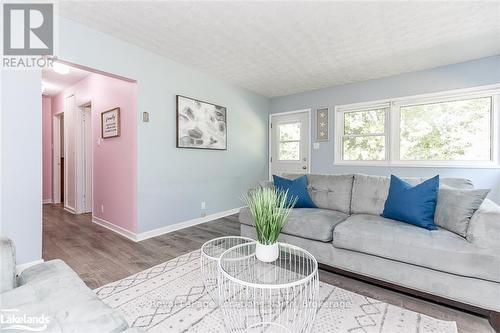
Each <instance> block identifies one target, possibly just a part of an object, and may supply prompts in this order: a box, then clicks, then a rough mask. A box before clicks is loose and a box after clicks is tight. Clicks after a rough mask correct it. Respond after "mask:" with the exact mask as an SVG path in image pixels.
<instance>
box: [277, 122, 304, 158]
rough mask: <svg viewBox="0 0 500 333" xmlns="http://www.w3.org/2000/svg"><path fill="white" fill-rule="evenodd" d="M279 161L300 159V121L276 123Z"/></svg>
mask: <svg viewBox="0 0 500 333" xmlns="http://www.w3.org/2000/svg"><path fill="white" fill-rule="evenodd" d="M278 135H279V149H278V152H279V154H278V159H279V160H280V161H298V160H299V159H300V122H297V123H286V124H278Z"/></svg>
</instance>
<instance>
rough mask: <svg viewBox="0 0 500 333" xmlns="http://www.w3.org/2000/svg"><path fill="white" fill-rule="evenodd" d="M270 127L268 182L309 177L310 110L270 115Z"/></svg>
mask: <svg viewBox="0 0 500 333" xmlns="http://www.w3.org/2000/svg"><path fill="white" fill-rule="evenodd" d="M269 124H270V130H269V151H270V158H269V179H271V177H272V175H282V174H285V173H309V172H310V169H311V167H310V166H311V164H310V161H311V155H310V152H311V150H310V149H311V147H310V140H311V136H310V133H311V110H299V111H290V112H283V113H279V114H271V115H270V116H269Z"/></svg>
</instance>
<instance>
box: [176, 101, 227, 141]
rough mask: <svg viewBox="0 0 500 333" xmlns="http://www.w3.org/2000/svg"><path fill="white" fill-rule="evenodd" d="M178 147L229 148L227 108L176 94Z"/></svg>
mask: <svg viewBox="0 0 500 333" xmlns="http://www.w3.org/2000/svg"><path fill="white" fill-rule="evenodd" d="M176 115H177V121H176V123H177V130H176V147H177V148H189V149H205V150H227V109H226V107H224V106H220V105H217V104H213V103H209V102H205V101H201V100H198V99H194V98H191V97H186V96H182V95H176Z"/></svg>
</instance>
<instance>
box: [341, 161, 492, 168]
mask: <svg viewBox="0 0 500 333" xmlns="http://www.w3.org/2000/svg"><path fill="white" fill-rule="evenodd" d="M333 165H334V166H350V167H386V168H440V169H500V165H498V164H483V165H471V164H405V163H400V164H398V163H376V162H375V163H371V162H367V163H356V162H335V163H333Z"/></svg>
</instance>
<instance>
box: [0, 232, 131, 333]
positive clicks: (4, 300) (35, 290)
mask: <svg viewBox="0 0 500 333" xmlns="http://www.w3.org/2000/svg"><path fill="white" fill-rule="evenodd" d="M0 258H1V270H0V271H1V286H0V287H1V294H0V308H1V309H2V310H6V309H9V311H15V312H16V316H23V315H25V314H26V315H27V316H36V317H41V316H42V315H43V316H45V317H47V318H48V319H49V323H48V324H47V327H46V330H45V331H47V332H75V333H76V332H85V333H88V332H102V333H105V332H113V333H114V332H123V331H127V332H129V333H131V332H139V331H138V330H136V329H129V328H128V324H127V322H126V320H125V318H124V317H123V315H122V314H121V313H120V312H119V311H118V310H115V309H113V308H111V307H109V306H108V305H106V304H104V303H103V302H102V301H101V300H100V299H99V298H98V297H97V295H96V294H95V293H94V292H93V291H92V290H90V289H89V288H88V287H87V286H86V285H85V283H84V282H83V281H82V280H81V279H80V278H79V277H78V275H77V274H76V273H75V272H74V271H73V270H72V269H71V268H70V267H69V266H68V265H66V264H65V263H64V262H63V261H61V260H51V261H47V262H44V263H41V264H38V265H34V266H31V267H29V268H27V269H25V270H24V271H22V272H21V274H19V276H17V277H16V274H15V271H16V260H15V248H14V244H13V242H12V241H11V240H10V239H8V238H5V237H1V238H0ZM2 328H3V327H0V331H1V330H2Z"/></svg>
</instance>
